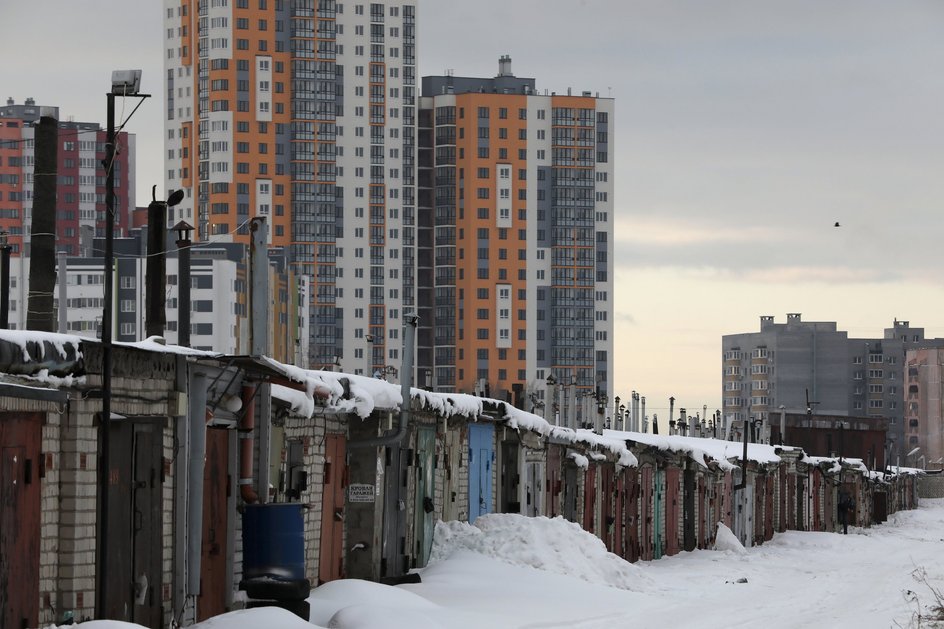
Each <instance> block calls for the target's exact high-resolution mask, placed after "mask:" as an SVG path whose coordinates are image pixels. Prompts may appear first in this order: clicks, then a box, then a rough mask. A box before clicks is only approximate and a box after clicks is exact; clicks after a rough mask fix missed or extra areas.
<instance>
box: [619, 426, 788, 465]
mask: <svg viewBox="0 0 944 629" xmlns="http://www.w3.org/2000/svg"><path fill="white" fill-rule="evenodd" d="M603 436H604V438H609V439H619V440H622V441H635V442H636V443H640V444H643V445H647V446H652V447H655V448H658V449H660V450H668V451H670V452H678V453H681V454H686V455H688V457H689V458H691V459H692V460H693V461H695V462H696V463H698V464H699V465H701V466H702V467H707V463H708V462H711V461H713V462H716V463H717V464H718V465H719V467H721V469H723V470H733V469H735V468H737V467H738V466H737V465H735V464H734V463H732V462H731V461H732V460H740V459H741V456H742V455H743V454H744V444H743V443H742V442H740V441H722V440H721V439H712V438H706V437H685V436H682V435H654V434H651V433H644V432H628V431H619V430H604V431H603ZM794 450H798V449H797V448H793V447H791V446H771V445H767V444H763V443H749V444H747V460H748V461H753V462H755V463H760V464H766V463H777V462H779V461H780V460H781V458H780V455H779V454H778V451H794Z"/></svg>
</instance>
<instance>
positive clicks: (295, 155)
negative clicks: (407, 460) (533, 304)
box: [164, 0, 417, 373]
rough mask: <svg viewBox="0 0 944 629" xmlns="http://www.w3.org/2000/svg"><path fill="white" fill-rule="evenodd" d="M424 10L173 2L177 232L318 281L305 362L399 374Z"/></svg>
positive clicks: (401, 5) (254, 0)
mask: <svg viewBox="0 0 944 629" xmlns="http://www.w3.org/2000/svg"><path fill="white" fill-rule="evenodd" d="M415 4H416V3H415V2H373V3H366V2H365V3H357V2H352V3H343V4H342V3H336V2H334V1H333V0H291V1H289V0H165V3H164V10H165V15H164V29H165V55H166V58H165V71H166V77H165V80H166V94H167V112H166V122H165V131H166V139H165V142H166V150H167V164H168V165H167V173H166V174H167V179H166V186H167V188H168V190H172V189H178V188H181V189H183V190H185V192H186V197H185V200H184V202H183V203H181V204H180V205H179V206H178V207H177V208H173V210H174V213H173V214H171V215H170V216H169V221H170V222H171V224H173V223H174V222H176V221H178V220H186V221H188V222H190V223H191V224H193V225H195V226H196V227H197V230H198V238H199V239H201V240H206V239H208V238H212V239H222V240H227V239H229V240H234V241H238V242H248V239H249V236H248V224H247V223H248V221H249V219H250V218H252V217H255V216H265V217H266V218H267V219H268V225H269V229H270V234H269V243H270V246H271V247H273V248H276V249H281V250H283V251H284V252H286V254H287V258H288V260H289V263H290V264H291V266H292V268H293V270H294V271H295V273H296V274H297V275H298V276H299V277H303V278H306V282H307V286H308V291H309V292H308V294H310V300H309V304H308V308H307V312H308V323H309V325H308V326H303V327H304V329H307V330H308V334H309V336H308V339H307V346H308V348H309V351H308V356H307V361H306V362H307V363H308V364H307V365H305V366H312V367H316V368H317V367H323V366H328V365H340V366H341V367H342V368H343V369H345V370H347V371H351V372H363V371H366V372H367V373H372V372H374V371H376V370H383V371H386V369H385V368H386V367H387V366H391V367H393V366H394V365H396V366H399V363H400V358H401V355H400V352H401V342H402V339H401V338H400V330H401V327H402V316H403V314H404V311H408V310H412V309H414V308H415V287H414V282H415V273H414V268H415V242H414V240H415V214H416V203H415V196H416V195H415V175H414V173H415V169H416V165H415V137H416V131H415V129H416V99H417V94H416V40H415V11H416V8H415Z"/></svg>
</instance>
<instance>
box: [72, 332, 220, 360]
mask: <svg viewBox="0 0 944 629" xmlns="http://www.w3.org/2000/svg"><path fill="white" fill-rule="evenodd" d="M84 340H86V341H91V342H93V343H98V342H99V340H98V339H84ZM112 345H115V346H116V347H133V348H135V349H141V350H145V351H148V352H158V353H161V354H180V355H182V356H192V357H194V358H217V357H220V356H223V354H220V353H219V352H208V351H205V350H201V349H193V348H191V347H184V346H182V345H168V344H167V341H165V340H164V337H163V336H149V337H147V338H146V339H144V340H143V341H131V342H125V341H114V342H113V343H112Z"/></svg>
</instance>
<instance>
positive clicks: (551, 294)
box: [417, 57, 615, 421]
mask: <svg viewBox="0 0 944 629" xmlns="http://www.w3.org/2000/svg"><path fill="white" fill-rule="evenodd" d="M422 88H423V96H422V99H421V103H420V134H419V152H420V167H419V182H420V183H419V195H420V199H419V209H418V226H417V235H418V239H419V259H418V268H417V274H418V275H417V278H418V281H417V286H418V291H419V293H418V296H419V299H418V304H419V312H420V321H421V326H422V327H421V329H420V334H419V339H420V341H419V348H418V355H417V356H418V365H419V366H420V368H421V369H422V371H423V372H424V374H425V379H424V376H423V375H421V378H420V382H421V383H425V384H426V385H427V386H431V387H433V388H437V389H439V388H441V389H442V390H458V391H465V392H473V391H477V392H486V391H487V392H489V393H490V394H491V395H492V396H495V397H500V398H501V399H508V400H509V401H512V402H513V403H515V404H516V405H519V406H522V405H524V404H525V400H527V399H529V398H530V399H531V400H535V399H538V400H540V399H543V398H544V397H545V389H546V387H547V386H548V385H547V380H546V379H547V378H548V376H553V380H556V382H557V383H558V384H559V385H562V386H561V391H562V394H563V395H564V396H573V395H576V396H581V397H587V396H591V397H596V398H597V401H601V400H602V399H603V398H605V397H606V396H608V395H609V396H612V388H613V383H612V373H613V341H614V339H613V291H614V282H613V220H614V216H613V207H614V205H613V203H614V198H613V187H614V160H613V124H614V110H615V106H614V101H613V100H612V99H610V98H600V97H599V96H598V95H593V94H591V93H590V92H582V93H580V94H576V95H572V94H570V93H569V90H568V93H567V94H555V93H551V94H548V93H547V92H546V91H545V92H544V93H538V90H537V89H536V86H535V79H533V78H520V77H516V76H515V75H514V74H513V73H512V68H511V58H510V57H502V58H501V59H500V60H499V64H498V73H497V75H496V76H494V77H490V78H478V77H459V76H452V75H448V76H427V77H424V78H423V82H422ZM576 403H578V402H575V404H576ZM580 404H581V406H585V405H583V404H582V402H580ZM587 419H588V418H583V420H582V421H587Z"/></svg>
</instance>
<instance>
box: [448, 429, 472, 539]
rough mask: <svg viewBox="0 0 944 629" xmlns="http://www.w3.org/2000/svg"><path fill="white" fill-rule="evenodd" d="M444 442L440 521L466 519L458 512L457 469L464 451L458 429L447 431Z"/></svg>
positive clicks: (464, 515) (465, 515) (460, 433)
mask: <svg viewBox="0 0 944 629" xmlns="http://www.w3.org/2000/svg"><path fill="white" fill-rule="evenodd" d="M444 441H445V449H444V452H443V457H444V458H445V460H444V461H443V463H444V465H443V467H444V468H445V478H444V479H443V506H442V513H443V517H442V519H443V520H445V521H447V522H448V521H450V520H461V519H465V518H466V517H468V516H467V514H465V513H462V512H460V501H459V490H460V487H459V468H460V466H461V465H462V459H463V458H464V457H463V455H464V454H465V451H464V449H463V448H462V432H461V431H460V430H459V429H458V428H455V429H452V430H447V431H446V435H445V438H444Z"/></svg>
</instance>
